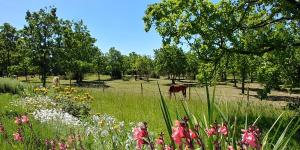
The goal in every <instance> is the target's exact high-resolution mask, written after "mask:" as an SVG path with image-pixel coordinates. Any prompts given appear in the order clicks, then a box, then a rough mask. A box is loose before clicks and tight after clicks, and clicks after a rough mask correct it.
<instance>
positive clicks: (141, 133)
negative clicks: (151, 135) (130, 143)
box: [133, 123, 148, 150]
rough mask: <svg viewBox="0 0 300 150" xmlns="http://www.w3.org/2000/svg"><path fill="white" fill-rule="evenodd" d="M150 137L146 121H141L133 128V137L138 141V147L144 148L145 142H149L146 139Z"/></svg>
mask: <svg viewBox="0 0 300 150" xmlns="http://www.w3.org/2000/svg"><path fill="white" fill-rule="evenodd" d="M146 138H148V131H147V126H146V124H145V123H139V124H138V126H137V127H135V128H134V129H133V139H134V140H135V141H136V142H137V146H136V147H137V149H139V150H140V149H142V147H143V144H148V142H147V141H145V139H146Z"/></svg>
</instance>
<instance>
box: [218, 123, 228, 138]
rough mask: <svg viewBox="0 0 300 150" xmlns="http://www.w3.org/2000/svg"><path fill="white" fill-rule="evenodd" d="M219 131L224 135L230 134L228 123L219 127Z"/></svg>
mask: <svg viewBox="0 0 300 150" xmlns="http://www.w3.org/2000/svg"><path fill="white" fill-rule="evenodd" d="M219 132H220V133H221V134H223V135H224V136H227V135H228V128H227V125H226V124H223V125H222V126H221V127H220V128H219Z"/></svg>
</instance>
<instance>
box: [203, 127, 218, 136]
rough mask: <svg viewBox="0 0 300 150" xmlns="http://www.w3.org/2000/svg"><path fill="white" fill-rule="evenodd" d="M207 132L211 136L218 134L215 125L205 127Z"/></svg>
mask: <svg viewBox="0 0 300 150" xmlns="http://www.w3.org/2000/svg"><path fill="white" fill-rule="evenodd" d="M205 132H206V134H207V135H208V137H211V136H213V135H216V134H217V130H216V128H215V127H211V128H209V129H205Z"/></svg>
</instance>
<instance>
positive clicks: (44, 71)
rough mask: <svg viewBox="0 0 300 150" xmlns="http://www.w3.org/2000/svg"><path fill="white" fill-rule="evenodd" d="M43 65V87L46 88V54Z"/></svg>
mask: <svg viewBox="0 0 300 150" xmlns="http://www.w3.org/2000/svg"><path fill="white" fill-rule="evenodd" d="M43 60H44V61H43V65H42V82H43V87H46V53H44V55H43Z"/></svg>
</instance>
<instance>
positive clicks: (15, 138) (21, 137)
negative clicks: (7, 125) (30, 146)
mask: <svg viewBox="0 0 300 150" xmlns="http://www.w3.org/2000/svg"><path fill="white" fill-rule="evenodd" d="M13 136H14V140H15V141H23V136H22V134H21V133H20V132H17V133H14V134H13Z"/></svg>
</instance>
